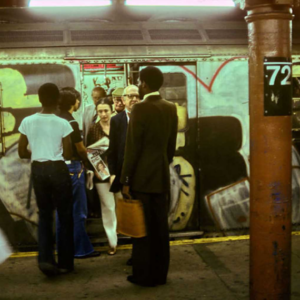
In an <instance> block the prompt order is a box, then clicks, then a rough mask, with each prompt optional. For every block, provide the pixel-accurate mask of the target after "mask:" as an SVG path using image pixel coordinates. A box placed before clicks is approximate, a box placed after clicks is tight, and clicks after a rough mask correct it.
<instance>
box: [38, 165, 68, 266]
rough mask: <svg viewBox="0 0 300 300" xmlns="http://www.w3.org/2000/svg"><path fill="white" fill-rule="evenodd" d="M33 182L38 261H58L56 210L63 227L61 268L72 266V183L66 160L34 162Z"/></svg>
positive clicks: (59, 261)
mask: <svg viewBox="0 0 300 300" xmlns="http://www.w3.org/2000/svg"><path fill="white" fill-rule="evenodd" d="M32 183H33V188H34V192H35V196H36V202H37V206H38V208H39V227H38V247H39V256H38V262H39V263H50V264H55V258H54V238H53V237H54V236H53V230H52V229H53V212H54V210H57V215H58V219H59V221H60V224H61V230H60V232H59V234H58V236H57V240H58V241H59V242H58V245H59V246H58V247H57V252H58V267H59V268H64V269H73V267H74V258H73V253H74V249H73V247H74V245H73V214H72V206H73V201H72V182H71V180H70V175H69V170H68V168H67V166H66V164H65V163H64V161H46V162H36V161H34V162H33V163H32Z"/></svg>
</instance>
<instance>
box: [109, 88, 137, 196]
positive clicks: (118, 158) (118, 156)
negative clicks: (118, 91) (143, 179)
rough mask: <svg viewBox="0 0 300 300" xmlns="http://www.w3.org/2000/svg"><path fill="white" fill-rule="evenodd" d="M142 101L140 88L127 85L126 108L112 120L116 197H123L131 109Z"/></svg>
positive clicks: (112, 171)
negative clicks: (123, 168) (123, 178)
mask: <svg viewBox="0 0 300 300" xmlns="http://www.w3.org/2000/svg"><path fill="white" fill-rule="evenodd" d="M139 101H140V96H139V90H138V87H137V86H135V85H129V86H127V87H126V88H125V89H124V91H123V95H122V102H123V104H124V107H125V109H124V110H123V111H122V112H120V113H118V114H117V115H115V116H113V117H112V118H111V120H110V132H109V141H110V142H109V150H108V156H107V161H108V168H109V172H110V174H111V177H110V182H111V188H110V191H111V192H113V193H114V194H115V198H116V199H117V198H122V194H121V190H122V184H121V182H120V179H121V171H122V165H123V160H124V153H125V143H126V133H127V126H128V123H129V120H130V113H131V109H132V107H133V105H134V104H136V103H137V102H139Z"/></svg>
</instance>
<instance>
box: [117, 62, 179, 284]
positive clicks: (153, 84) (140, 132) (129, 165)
mask: <svg viewBox="0 0 300 300" xmlns="http://www.w3.org/2000/svg"><path fill="white" fill-rule="evenodd" d="M162 84H163V74H162V72H161V71H160V70H159V69H158V68H156V67H152V66H148V67H146V68H145V69H143V70H141V71H140V76H139V94H140V96H141V97H142V96H144V100H143V101H142V102H140V103H137V104H135V105H134V107H133V108H132V111H131V117H130V122H129V126H128V131H127V139H126V148H125V158H124V164H123V168H122V176H121V182H122V184H123V185H124V187H123V190H122V191H123V194H124V195H127V196H129V191H130V194H131V196H132V197H133V198H134V199H138V200H141V202H142V204H143V207H144V213H145V222H146V228H147V236H145V237H142V238H134V239H133V254H132V255H133V256H132V261H133V275H131V276H128V277H127V280H128V281H130V282H132V283H134V284H138V285H141V286H155V285H160V284H165V283H166V280H167V273H168V268H169V260H170V248H169V230H168V211H167V206H168V205H167V197H168V194H169V191H170V173H169V164H170V163H171V162H172V159H173V156H174V153H175V145H176V135H177V123H178V120H177V112H176V106H175V105H174V104H172V103H170V102H168V101H166V100H164V99H162V98H161V96H160V94H159V92H158V90H159V89H160V88H161V86H162Z"/></svg>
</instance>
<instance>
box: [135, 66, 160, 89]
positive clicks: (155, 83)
mask: <svg viewBox="0 0 300 300" xmlns="http://www.w3.org/2000/svg"><path fill="white" fill-rule="evenodd" d="M140 82H145V83H146V84H147V85H148V87H149V88H150V89H151V90H152V91H158V90H159V89H160V88H161V86H162V85H163V83H164V75H163V73H162V71H161V70H160V69H158V68H156V67H153V66H148V67H146V68H145V69H142V70H141V71H140Z"/></svg>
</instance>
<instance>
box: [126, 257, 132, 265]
mask: <svg viewBox="0 0 300 300" xmlns="http://www.w3.org/2000/svg"><path fill="white" fill-rule="evenodd" d="M126 265H127V266H132V257H130V258H129V259H128V260H127V262H126Z"/></svg>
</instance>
